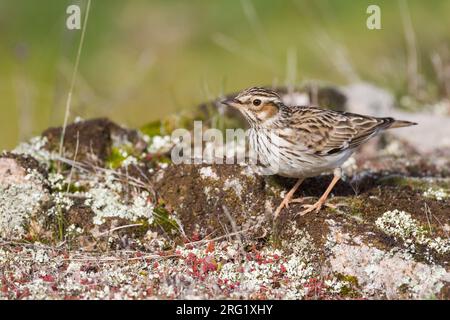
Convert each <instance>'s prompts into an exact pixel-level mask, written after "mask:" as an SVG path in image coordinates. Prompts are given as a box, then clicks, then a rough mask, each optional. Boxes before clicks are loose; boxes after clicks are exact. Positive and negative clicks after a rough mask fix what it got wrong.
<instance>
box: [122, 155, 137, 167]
mask: <svg viewBox="0 0 450 320" xmlns="http://www.w3.org/2000/svg"><path fill="white" fill-rule="evenodd" d="M130 165H135V166H136V165H138V159H136V158H135V157H133V156H128V157H126V158H125V160H123V161H122V163H121V167H122V168H126V167H128V166H130Z"/></svg>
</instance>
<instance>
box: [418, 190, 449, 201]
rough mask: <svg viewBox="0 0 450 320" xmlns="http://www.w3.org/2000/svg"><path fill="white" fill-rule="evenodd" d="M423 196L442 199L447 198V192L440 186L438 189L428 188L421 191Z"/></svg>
mask: <svg viewBox="0 0 450 320" xmlns="http://www.w3.org/2000/svg"><path fill="white" fill-rule="evenodd" d="M423 196H424V197H427V198H433V199H436V200H438V201H442V200H444V199H445V198H448V197H449V194H448V193H447V192H446V191H445V190H444V189H442V188H439V189H433V188H428V189H427V190H426V191H425V192H424V193H423Z"/></svg>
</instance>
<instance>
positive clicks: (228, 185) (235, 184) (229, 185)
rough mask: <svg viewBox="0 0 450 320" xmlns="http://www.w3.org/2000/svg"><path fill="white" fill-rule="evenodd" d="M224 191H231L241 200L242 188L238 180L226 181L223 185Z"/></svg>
mask: <svg viewBox="0 0 450 320" xmlns="http://www.w3.org/2000/svg"><path fill="white" fill-rule="evenodd" d="M223 188H224V189H225V190H229V189H233V190H234V192H235V193H236V195H237V196H238V197H239V198H241V197H242V190H243V186H242V184H241V182H240V181H239V180H238V179H227V180H225V183H224V185H223Z"/></svg>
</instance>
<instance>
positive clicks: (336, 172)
mask: <svg viewBox="0 0 450 320" xmlns="http://www.w3.org/2000/svg"><path fill="white" fill-rule="evenodd" d="M341 176H342V173H341V169H340V168H337V169H336V170H334V177H333V180H331V183H330V185H329V186H328V188H327V190H325V192H324V193H323V195H322V196H321V197H320V198H319V200H317V202H316V203H314V204H307V205H303V207H305V208H307V209H306V210H303V211H301V212H299V213H298V214H299V215H301V216H302V215H304V214H307V213H308V212H311V211H316V212H319V211H320V209H321V208H322V206H323V205H324V204H325V201H326V200H327V198H328V195H329V194H330V192H331V190H333V188H334V186H335V185H336V183H337V182H338V181H339V179H341ZM331 207H332V206H331Z"/></svg>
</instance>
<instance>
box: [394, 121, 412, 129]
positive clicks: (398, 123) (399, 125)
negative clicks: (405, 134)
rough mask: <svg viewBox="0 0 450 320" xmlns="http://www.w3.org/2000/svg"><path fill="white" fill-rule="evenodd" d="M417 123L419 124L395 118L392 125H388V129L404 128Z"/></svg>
mask: <svg viewBox="0 0 450 320" xmlns="http://www.w3.org/2000/svg"><path fill="white" fill-rule="evenodd" d="M415 125H417V123H416V122H411V121H405V120H394V121H393V122H392V123H391V125H390V126H389V127H388V129H394V128H403V127H409V126H415Z"/></svg>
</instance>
